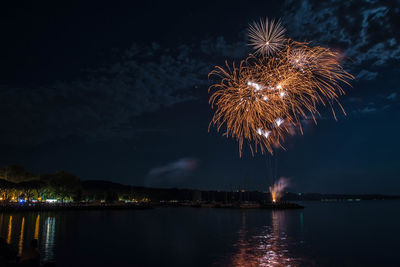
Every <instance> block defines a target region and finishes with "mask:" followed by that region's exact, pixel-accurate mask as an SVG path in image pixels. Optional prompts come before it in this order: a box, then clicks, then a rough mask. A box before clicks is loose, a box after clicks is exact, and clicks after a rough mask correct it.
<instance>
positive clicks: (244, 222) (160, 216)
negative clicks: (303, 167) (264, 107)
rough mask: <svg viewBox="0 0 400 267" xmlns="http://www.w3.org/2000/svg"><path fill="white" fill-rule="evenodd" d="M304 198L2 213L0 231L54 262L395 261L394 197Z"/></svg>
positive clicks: (397, 213) (399, 235) (399, 221)
mask: <svg viewBox="0 0 400 267" xmlns="http://www.w3.org/2000/svg"><path fill="white" fill-rule="evenodd" d="M303 204H304V205H305V206H306V208H305V209H304V210H287V211H270V210H231V209H206V208H203V209H200V208H156V209H152V210H128V211H127V210H116V211H107V210H106V211H65V212H41V213H35V212H30V213H2V214H0V235H1V236H2V237H3V238H5V239H6V241H7V242H9V243H10V244H12V245H13V246H14V247H15V248H16V249H17V250H18V251H22V250H23V249H24V248H26V247H27V246H28V244H29V241H30V240H31V239H32V238H38V239H39V245H40V251H41V256H42V259H43V260H45V261H51V260H54V261H56V264H57V266H400V259H399V251H400V201H361V202H352V203H347V202H346V203H343V202H336V203H320V202H306V203H303Z"/></svg>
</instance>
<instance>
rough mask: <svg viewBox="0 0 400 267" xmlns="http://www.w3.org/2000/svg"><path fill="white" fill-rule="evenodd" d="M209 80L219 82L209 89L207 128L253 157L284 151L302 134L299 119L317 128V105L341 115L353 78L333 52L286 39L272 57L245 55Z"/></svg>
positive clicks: (218, 69) (213, 74)
mask: <svg viewBox="0 0 400 267" xmlns="http://www.w3.org/2000/svg"><path fill="white" fill-rule="evenodd" d="M273 25H275V26H276V24H273ZM278 25H279V24H278ZM275 26H274V27H275ZM269 27H271V25H270V26H269ZM277 49H278V48H277ZM210 75H211V76H216V77H217V80H218V82H216V83H215V84H213V85H212V86H211V87H210V90H212V91H213V93H212V94H211V97H210V104H211V107H212V108H215V113H214V116H213V118H212V120H211V122H210V126H211V125H215V126H216V127H217V130H218V131H220V130H221V129H225V130H226V131H225V132H224V136H227V137H232V138H234V139H235V140H237V141H238V143H239V154H240V155H241V154H242V148H243V144H244V142H245V141H247V142H248V144H249V147H250V150H251V152H252V153H253V154H254V152H257V151H258V149H260V151H261V153H264V152H265V151H268V152H270V153H271V154H272V153H273V149H274V148H275V147H283V145H282V144H283V142H284V139H285V137H286V136H287V135H288V134H292V133H295V132H300V133H302V128H301V124H300V120H301V119H303V118H309V117H311V118H312V119H313V120H314V121H315V122H316V117H318V116H319V111H318V106H319V105H320V104H322V105H324V106H325V105H329V106H330V107H331V109H332V112H333V114H334V117H335V119H336V114H335V111H334V108H333V107H334V104H335V103H336V104H338V105H339V107H340V108H341V109H342V111H343V112H344V109H343V108H342V106H341V105H340V103H339V101H338V98H339V96H340V95H342V94H344V91H343V89H342V87H341V85H342V84H349V83H348V80H350V79H352V78H353V76H351V75H350V74H349V73H347V72H346V71H345V70H344V69H343V68H342V67H341V65H340V62H339V56H338V54H337V53H336V52H334V51H332V50H330V49H329V48H324V47H321V46H311V45H310V44H309V43H300V42H296V41H293V40H289V39H287V40H285V41H284V43H282V48H280V49H279V50H277V51H276V53H275V54H274V55H273V56H264V55H263V56H257V55H256V56H254V55H249V56H248V57H247V58H246V59H245V60H242V61H241V62H240V64H239V65H235V64H232V65H229V64H228V63H226V66H225V67H220V66H217V67H216V68H215V69H214V70H213V71H212V72H211V73H210Z"/></svg>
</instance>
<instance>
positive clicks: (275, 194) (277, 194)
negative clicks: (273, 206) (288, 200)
mask: <svg viewBox="0 0 400 267" xmlns="http://www.w3.org/2000/svg"><path fill="white" fill-rule="evenodd" d="M288 186H289V180H288V179H286V178H285V177H281V178H279V180H278V181H276V182H275V183H274V185H273V186H270V187H269V192H270V193H271V200H272V202H273V203H276V202H279V200H280V199H281V197H282V196H283V193H284V190H285V188H286V187H288Z"/></svg>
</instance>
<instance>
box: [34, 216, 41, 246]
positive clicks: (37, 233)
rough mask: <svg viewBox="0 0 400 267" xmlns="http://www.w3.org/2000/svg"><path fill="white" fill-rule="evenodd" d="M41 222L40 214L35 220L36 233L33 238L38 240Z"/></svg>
mask: <svg viewBox="0 0 400 267" xmlns="http://www.w3.org/2000/svg"><path fill="white" fill-rule="evenodd" d="M39 222H40V215H39V214H38V215H37V217H36V222H35V233H34V235H33V238H34V239H37V240H39Z"/></svg>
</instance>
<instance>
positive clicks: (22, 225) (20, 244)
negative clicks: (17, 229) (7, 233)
mask: <svg viewBox="0 0 400 267" xmlns="http://www.w3.org/2000/svg"><path fill="white" fill-rule="evenodd" d="M24 226H25V217H22V222H21V233H20V235H19V242H18V255H21V254H22V249H23V247H24Z"/></svg>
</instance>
